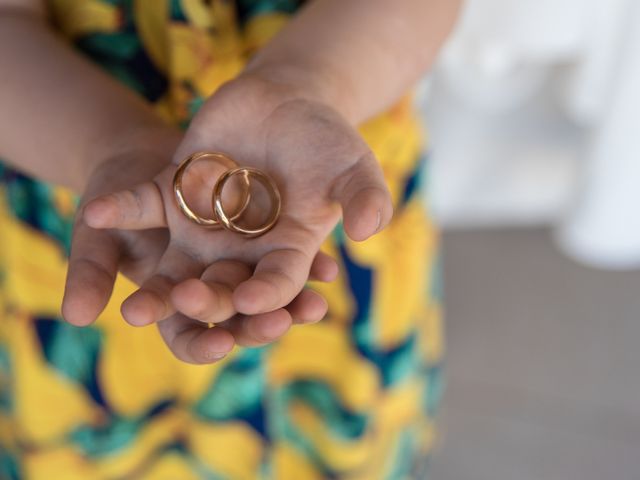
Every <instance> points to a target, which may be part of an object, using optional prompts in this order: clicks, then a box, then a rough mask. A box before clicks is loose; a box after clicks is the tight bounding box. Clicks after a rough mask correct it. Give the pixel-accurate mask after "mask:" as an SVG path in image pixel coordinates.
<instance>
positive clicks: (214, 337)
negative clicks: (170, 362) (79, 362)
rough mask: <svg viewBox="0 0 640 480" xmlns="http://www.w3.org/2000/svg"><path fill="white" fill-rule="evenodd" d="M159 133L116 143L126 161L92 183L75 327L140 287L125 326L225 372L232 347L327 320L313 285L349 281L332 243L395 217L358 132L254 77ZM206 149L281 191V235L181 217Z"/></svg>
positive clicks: (77, 266)
mask: <svg viewBox="0 0 640 480" xmlns="http://www.w3.org/2000/svg"><path fill="white" fill-rule="evenodd" d="M150 131H152V132H153V133H149V134H142V135H137V136H136V135H133V136H132V138H133V139H132V140H131V141H129V142H128V143H129V144H128V145H124V146H123V145H122V142H118V141H117V140H115V139H114V145H116V144H117V145H118V148H117V149H114V150H115V153H113V154H110V153H109V154H106V155H105V157H106V158H104V159H103V160H102V159H101V161H100V162H99V166H98V167H97V168H95V170H94V171H93V172H92V173H91V175H90V178H89V182H88V184H87V188H86V190H85V192H84V194H83V196H82V199H81V203H80V208H79V210H78V214H77V219H76V222H75V226H74V234H73V240H72V248H71V256H70V260H69V267H68V273H67V282H66V286H65V296H64V300H63V304H62V313H63V316H64V318H65V319H66V320H67V321H68V322H70V323H72V324H74V325H77V326H85V325H89V324H91V323H92V322H94V321H95V320H96V318H97V317H98V316H99V314H100V313H101V311H102V310H103V309H104V308H105V306H106V304H107V303H108V301H109V299H110V297H111V293H112V289H113V285H114V282H115V279H116V275H117V273H118V272H122V273H123V274H124V275H126V276H127V277H129V278H130V279H132V280H133V281H134V282H135V283H137V284H138V285H139V289H138V290H137V291H135V292H134V293H133V294H131V295H130V296H129V297H128V298H127V299H126V300H125V301H124V302H123V303H122V306H121V311H122V316H123V317H124V319H125V320H126V321H127V322H128V323H130V324H131V325H134V326H138V327H142V326H146V325H150V324H152V323H155V324H157V326H158V328H159V331H160V334H161V335H162V337H163V339H164V341H165V342H166V344H167V346H168V347H169V349H170V350H171V351H172V352H173V353H174V355H175V356H176V357H177V358H179V359H181V360H183V361H185V362H189V363H196V364H202V363H212V362H215V361H217V360H219V359H221V358H223V357H224V356H225V355H227V354H228V353H229V352H230V351H231V350H232V349H233V348H234V345H235V344H238V345H241V346H259V345H264V344H267V343H270V342H273V341H274V340H276V339H278V338H279V337H280V336H282V335H283V334H285V333H286V331H287V330H288V329H289V328H290V327H291V325H292V324H307V323H314V322H317V321H319V320H321V319H322V318H323V317H324V315H325V314H326V311H327V302H326V301H325V299H324V298H322V296H320V295H319V294H318V293H317V292H315V291H313V290H311V289H309V288H308V287H307V281H308V280H317V281H325V282H326V281H332V280H333V279H334V278H335V277H336V275H337V273H338V266H337V264H336V262H335V260H334V259H332V258H331V257H330V256H328V255H326V254H325V253H322V252H320V246H321V244H322V243H323V241H324V240H325V239H326V237H327V236H328V235H329V234H330V233H331V231H332V230H333V229H334V227H335V226H336V224H337V223H338V222H339V221H340V219H341V218H342V219H343V224H344V230H345V232H346V234H347V235H348V236H349V237H350V238H351V239H352V240H355V241H362V240H365V239H367V238H368V237H370V236H371V235H373V234H375V233H377V232H378V231H380V230H381V229H382V228H383V227H384V226H385V225H386V224H387V223H388V222H389V221H390V219H391V216H392V204H391V199H390V195H389V192H388V190H387V187H386V185H385V182H384V178H383V174H382V171H381V168H380V166H379V165H378V163H377V161H376V159H375V158H374V156H373V154H372V152H371V151H370V150H369V148H368V146H367V145H366V144H365V142H364V141H363V139H362V138H361V137H360V135H359V134H358V132H357V130H356V129H355V128H354V127H353V126H351V125H350V124H349V122H348V121H347V120H346V119H345V118H344V117H343V116H342V115H341V114H340V113H338V110H337V109H335V108H333V107H332V106H330V105H328V104H327V103H326V102H322V101H317V100H314V99H310V98H305V97H304V96H301V95H294V94H292V92H291V90H290V89H288V88H286V87H283V86H281V85H278V84H275V83H270V82H266V81H263V80H260V79H256V78H252V77H251V76H250V75H243V76H241V77H238V78H237V79H236V80H233V81H231V82H229V83H227V84H226V85H224V86H223V87H221V88H220V89H219V90H218V91H217V92H216V93H215V94H214V95H213V96H211V97H210V98H209V99H208V100H207V101H206V102H205V104H204V105H203V107H202V108H201V109H200V111H199V112H198V114H197V115H196V116H195V118H194V119H193V121H192V122H191V124H190V126H189V128H188V130H187V131H186V133H184V134H182V133H179V132H178V131H177V130H174V129H171V128H169V127H167V128H166V129H163V128H160V129H157V128H156V129H150ZM158 145H163V146H166V145H169V146H170V147H171V148H157V146H158ZM200 151H205V152H206V151H216V152H224V153H226V154H228V155H229V156H230V157H232V158H233V159H235V160H236V161H237V163H238V164H239V165H240V166H251V167H255V168H259V169H260V170H262V171H264V172H266V173H267V174H268V175H269V176H271V177H272V178H273V179H274V181H275V182H276V184H277V185H278V188H279V190H280V193H281V195H282V210H281V214H280V218H279V221H278V223H277V224H276V226H275V227H274V228H273V229H272V230H270V231H269V232H268V233H266V234H265V235H263V236H260V237H257V238H247V237H243V236H241V235H238V234H236V233H233V232H230V231H227V230H224V229H221V230H211V229H207V228H204V227H202V226H199V225H196V224H195V223H193V222H191V221H189V220H188V219H187V218H186V217H185V216H184V215H183V214H182V212H181V211H180V210H179V209H178V207H177V205H176V202H175V199H174V192H173V189H172V188H173V183H172V179H173V175H174V173H175V171H176V168H177V166H178V164H179V163H180V162H181V160H182V159H184V158H185V157H187V156H188V155H190V154H192V153H194V152H200ZM203 182H205V183H206V181H205V180H203ZM265 208H268V206H265ZM209 323H213V324H215V327H214V328H207V324H209Z"/></svg>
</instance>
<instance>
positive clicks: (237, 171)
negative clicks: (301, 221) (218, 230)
mask: <svg viewBox="0 0 640 480" xmlns="http://www.w3.org/2000/svg"><path fill="white" fill-rule="evenodd" d="M234 175H244V176H245V178H246V179H247V180H249V177H253V178H254V179H256V180H257V181H258V182H260V183H262V185H263V186H264V187H265V188H266V189H267V192H268V194H269V198H270V200H271V212H270V213H269V217H268V218H267V220H266V221H265V223H264V224H263V225H261V226H260V227H258V228H253V229H250V228H244V227H241V226H239V225H236V224H235V223H233V221H234V220H235V219H236V218H237V217H238V215H236V216H234V217H231V218H230V217H229V216H228V215H227V213H226V212H225V211H224V208H223V206H222V190H223V189H224V185H225V183H226V182H227V180H229V179H230V178H232V177H233V176H234ZM212 203H213V211H214V212H215V215H216V217H217V219H218V220H219V221H220V223H222V224H223V225H224V226H225V227H226V228H227V229H228V230H231V231H232V232H236V233H241V234H243V235H246V236H250V237H257V236H258V235H262V234H263V233H266V232H268V231H269V230H271V229H272V228H273V226H274V225H275V224H276V222H277V221H278V217H279V216H280V208H281V204H282V200H281V198H280V191H279V190H278V186H277V185H276V184H275V182H274V181H273V180H272V179H271V178H270V177H269V176H268V175H267V174H265V173H264V172H262V171H260V170H258V169H256V168H250V167H240V168H234V169H232V170H227V171H226V172H224V173H223V174H222V175H220V177H219V178H218V180H217V182H216V184H215V186H214V187H213V202H212Z"/></svg>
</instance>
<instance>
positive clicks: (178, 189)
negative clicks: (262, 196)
mask: <svg viewBox="0 0 640 480" xmlns="http://www.w3.org/2000/svg"><path fill="white" fill-rule="evenodd" d="M207 158H208V159H212V160H214V161H216V162H218V163H221V164H222V165H223V166H225V167H227V168H231V169H233V168H236V167H237V166H238V164H237V163H236V162H234V161H233V160H232V159H231V158H229V157H228V156H227V155H225V154H224V153H219V152H198V153H194V154H193V155H189V156H188V157H187V158H186V159H184V160H183V161H182V163H180V165H179V166H178V169H177V170H176V173H175V174H174V175H173V192H174V194H175V197H176V203H177V204H178V207H179V208H180V211H181V212H182V213H183V214H184V216H185V217H187V218H188V219H189V220H191V221H192V222H195V223H197V224H198V225H202V226H204V227H220V222H219V221H218V219H217V218H216V216H215V213H214V217H213V218H205V217H201V216H200V215H198V214H197V213H195V212H194V211H193V210H192V209H191V207H190V206H189V204H188V203H187V200H186V199H185V197H184V192H183V191H182V177H183V176H184V173H185V172H186V171H187V168H189V165H191V164H192V163H194V162H196V161H198V160H204V159H207ZM243 183H244V188H243V189H242V197H241V201H240V208H239V209H238V211H237V212H235V213H234V214H233V215H232V217H231V218H232V220H236V219H238V218H240V216H241V215H242V213H243V212H244V211H245V210H246V208H247V206H248V205H249V202H250V201H251V193H250V184H249V177H248V176H247V175H245V176H244V182H243Z"/></svg>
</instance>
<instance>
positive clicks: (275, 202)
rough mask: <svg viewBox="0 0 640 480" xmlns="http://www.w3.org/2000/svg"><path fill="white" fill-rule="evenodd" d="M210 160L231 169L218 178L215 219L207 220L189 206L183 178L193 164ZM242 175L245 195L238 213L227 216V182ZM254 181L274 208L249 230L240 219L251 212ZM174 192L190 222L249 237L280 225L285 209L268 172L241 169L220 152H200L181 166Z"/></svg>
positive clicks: (174, 180)
mask: <svg viewBox="0 0 640 480" xmlns="http://www.w3.org/2000/svg"><path fill="white" fill-rule="evenodd" d="M205 158H210V159H213V160H215V161H217V162H218V163H221V164H222V165H224V166H225V167H228V170H227V171H225V172H224V173H223V174H222V175H220V177H218V179H217V181H216V183H215V186H214V187H213V192H212V207H213V217H212V218H205V217H201V216H200V215H198V214H196V213H195V212H194V211H193V210H192V209H191V207H190V206H189V205H188V204H187V201H186V199H185V197H184V192H183V189H182V177H183V176H184V173H185V171H186V170H187V168H188V167H189V165H191V164H192V163H193V162H196V161H198V160H201V159H205ZM238 175H241V176H242V180H243V181H242V192H241V197H240V202H239V205H240V207H239V208H238V210H237V211H235V212H232V214H229V213H227V212H226V211H225V210H224V205H223V202H222V192H223V190H224V188H225V185H226V183H227V182H228V181H229V180H230V179H232V178H233V177H235V176H238ZM251 179H253V180H256V181H257V182H258V183H260V184H262V186H263V187H264V188H265V189H266V191H267V194H268V196H269V200H270V202H271V209H270V211H269V214H268V217H267V219H266V220H265V221H264V222H263V223H262V224H261V225H259V226H257V227H253V228H249V227H242V226H240V225H239V224H238V223H237V222H236V220H239V219H240V218H241V216H242V215H243V213H245V211H246V210H247V207H248V206H249V204H250V203H251V200H252V198H251ZM173 191H174V194H175V198H176V203H177V204H178V207H179V208H180V211H181V212H182V213H183V214H184V216H185V217H187V218H188V219H189V220H191V221H193V222H195V223H197V224H198V225H202V226H205V227H223V228H225V229H227V230H229V231H232V232H235V233H239V234H241V235H244V236H247V237H257V236H259V235H262V234H264V233H266V232H268V231H269V230H271V229H272V228H273V226H274V225H275V224H276V223H277V221H278V217H279V216H280V209H281V206H282V199H281V197H280V191H279V190H278V187H277V185H276V184H275V182H274V181H273V180H272V179H271V177H269V176H268V175H267V174H266V173H264V172H262V171H261V170H258V169H257V168H251V167H238V164H237V163H236V162H235V161H233V160H232V159H231V158H230V157H228V156H227V155H225V154H223V153H219V152H199V153H194V154H193V155H190V156H189V157H187V158H186V159H185V160H183V161H182V163H181V164H180V165H179V166H178V168H177V170H176V173H175V174H174V176H173Z"/></svg>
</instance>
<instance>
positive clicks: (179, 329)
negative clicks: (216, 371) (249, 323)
mask: <svg viewBox="0 0 640 480" xmlns="http://www.w3.org/2000/svg"><path fill="white" fill-rule="evenodd" d="M158 329H159V330H160V334H161V335H162V337H163V339H164V341H165V342H166V344H167V346H168V347H169V349H170V350H171V352H173V354H174V355H175V356H176V358H178V359H179V360H182V361H183V362H187V363H194V364H207V363H214V362H216V361H218V360H220V359H222V358H224V357H225V356H226V355H227V354H228V353H229V352H231V350H233V346H234V339H233V335H231V333H229V332H228V331H226V330H225V329H223V328H217V327H214V328H207V326H206V325H203V324H200V323H196V322H193V321H192V320H191V319H189V318H187V317H185V316H184V315H180V314H175V315H173V316H171V317H170V318H168V319H165V320H162V321H160V322H158Z"/></svg>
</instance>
